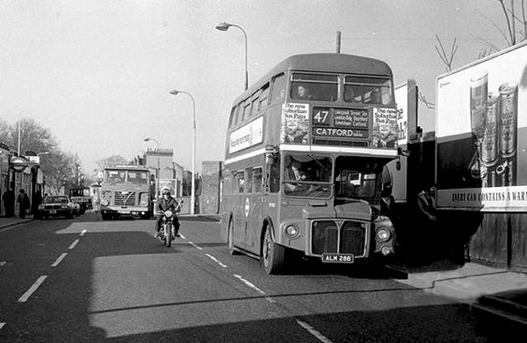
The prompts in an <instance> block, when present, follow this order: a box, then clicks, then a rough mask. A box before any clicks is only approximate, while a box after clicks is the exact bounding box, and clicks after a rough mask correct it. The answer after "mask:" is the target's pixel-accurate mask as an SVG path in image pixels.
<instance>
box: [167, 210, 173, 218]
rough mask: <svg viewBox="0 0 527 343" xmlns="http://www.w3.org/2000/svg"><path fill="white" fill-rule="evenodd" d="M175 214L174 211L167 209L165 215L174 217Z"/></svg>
mask: <svg viewBox="0 0 527 343" xmlns="http://www.w3.org/2000/svg"><path fill="white" fill-rule="evenodd" d="M173 215H174V214H173V213H172V211H165V217H167V218H172V216H173Z"/></svg>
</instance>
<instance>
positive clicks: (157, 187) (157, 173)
mask: <svg viewBox="0 0 527 343" xmlns="http://www.w3.org/2000/svg"><path fill="white" fill-rule="evenodd" d="M144 141H145V142H148V141H152V142H155V143H156V144H157V169H156V196H159V173H160V172H161V170H160V168H159V142H158V141H156V140H155V139H153V138H145V139H144Z"/></svg>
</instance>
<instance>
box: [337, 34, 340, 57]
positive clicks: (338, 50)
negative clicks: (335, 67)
mask: <svg viewBox="0 0 527 343" xmlns="http://www.w3.org/2000/svg"><path fill="white" fill-rule="evenodd" d="M337 54H340V31H337Z"/></svg>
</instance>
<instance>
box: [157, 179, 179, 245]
mask: <svg viewBox="0 0 527 343" xmlns="http://www.w3.org/2000/svg"><path fill="white" fill-rule="evenodd" d="M178 206H179V204H178V202H177V201H176V199H175V198H173V197H172V195H170V189H169V188H168V187H163V189H162V190H161V197H159V198H158V199H157V201H156V216H157V222H156V227H155V230H156V237H159V235H160V229H161V223H162V221H163V212H165V211H168V210H170V211H172V212H173V213H174V215H173V216H172V223H173V225H174V235H175V236H176V237H181V235H180V234H179V220H178V218H177V216H176V210H178V209H179V208H178Z"/></svg>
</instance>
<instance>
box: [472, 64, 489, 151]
mask: <svg viewBox="0 0 527 343" xmlns="http://www.w3.org/2000/svg"><path fill="white" fill-rule="evenodd" d="M487 92H488V72H487V71H485V70H484V71H481V72H480V73H477V74H476V75H474V77H472V78H471V79H470V124H471V128H472V132H473V133H474V134H475V135H476V138H477V139H478V143H480V142H481V139H483V133H484V130H485V116H486V114H487V113H486V112H487Z"/></svg>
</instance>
